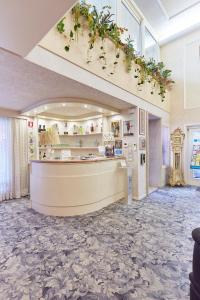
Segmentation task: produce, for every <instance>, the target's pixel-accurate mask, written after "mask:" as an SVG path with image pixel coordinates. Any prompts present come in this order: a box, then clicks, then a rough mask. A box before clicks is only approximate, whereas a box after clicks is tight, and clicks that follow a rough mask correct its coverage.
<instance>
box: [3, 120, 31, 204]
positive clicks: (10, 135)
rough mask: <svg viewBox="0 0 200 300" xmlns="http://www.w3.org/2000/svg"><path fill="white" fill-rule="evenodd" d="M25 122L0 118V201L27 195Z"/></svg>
mask: <svg viewBox="0 0 200 300" xmlns="http://www.w3.org/2000/svg"><path fill="white" fill-rule="evenodd" d="M27 134H28V130H27V121H26V120H22V119H9V118H0V201H2V200H8V199H13V198H20V197H22V196H25V195H27V194H28V145H27V141H28V137H27Z"/></svg>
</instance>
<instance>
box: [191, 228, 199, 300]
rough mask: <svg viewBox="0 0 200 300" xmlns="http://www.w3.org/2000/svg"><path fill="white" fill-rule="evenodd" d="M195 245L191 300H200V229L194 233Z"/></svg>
mask: <svg viewBox="0 0 200 300" xmlns="http://www.w3.org/2000/svg"><path fill="white" fill-rule="evenodd" d="M192 237H193V240H194V241H195V244H194V252H193V268H192V273H190V282H191V284H190V300H200V228H196V229H194V230H193V232H192Z"/></svg>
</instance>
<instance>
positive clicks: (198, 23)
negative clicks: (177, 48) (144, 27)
mask: <svg viewBox="0 0 200 300" xmlns="http://www.w3.org/2000/svg"><path fill="white" fill-rule="evenodd" d="M134 2H135V3H136V5H137V6H138V8H139V9H140V10H141V12H142V14H143V15H144V16H145V18H146V19H147V21H148V22H149V24H150V25H151V26H152V28H153V30H154V31H155V32H156V34H157V38H158V41H159V42H160V44H164V43H166V42H168V41H170V40H172V39H174V38H177V37H178V36H181V35H183V34H185V33H188V32H190V31H192V30H194V29H196V28H198V27H200V1H197V0H179V1H176V0H134Z"/></svg>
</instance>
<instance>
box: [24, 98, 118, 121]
mask: <svg viewBox="0 0 200 300" xmlns="http://www.w3.org/2000/svg"><path fill="white" fill-rule="evenodd" d="M77 101H78V100H77ZM118 113H119V110H116V109H112V110H110V109H107V108H105V107H99V106H98V105H94V104H91V103H90V104H85V103H83V102H81V103H79V102H73V101H72V102H64V101H63V102H55V103H54V102H52V103H48V104H47V103H46V104H42V105H40V106H38V107H37V108H33V109H31V110H28V111H26V112H24V113H23V115H24V116H28V117H29V116H37V115H39V116H45V117H52V118H62V119H66V118H67V119H83V118H89V117H92V116H100V115H101V116H102V115H114V114H118Z"/></svg>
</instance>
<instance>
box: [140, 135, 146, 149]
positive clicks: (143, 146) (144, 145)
mask: <svg viewBox="0 0 200 300" xmlns="http://www.w3.org/2000/svg"><path fill="white" fill-rule="evenodd" d="M145 149H146V139H145V138H144V137H143V136H141V137H140V138H139V150H145Z"/></svg>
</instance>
